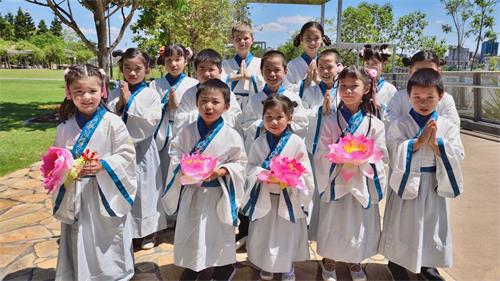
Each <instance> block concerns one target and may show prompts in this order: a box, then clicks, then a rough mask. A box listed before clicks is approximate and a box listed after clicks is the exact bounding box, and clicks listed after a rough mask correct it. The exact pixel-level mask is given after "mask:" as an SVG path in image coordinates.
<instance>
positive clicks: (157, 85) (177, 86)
mask: <svg viewBox="0 0 500 281" xmlns="http://www.w3.org/2000/svg"><path fill="white" fill-rule="evenodd" d="M196 84H198V80H196V79H194V78H191V77H187V76H186V75H185V74H184V73H181V74H180V75H179V76H177V78H175V79H174V78H172V77H171V76H169V75H168V74H167V75H166V76H165V77H162V78H158V79H155V80H154V81H153V82H151V84H150V85H149V87H150V88H151V89H153V90H155V91H156V92H157V93H158V94H159V95H160V100H161V104H162V111H161V120H160V124H159V125H158V127H157V128H156V131H155V133H154V139H155V141H156V147H157V148H158V151H159V154H160V163H161V164H160V171H161V173H162V187H163V186H165V184H166V181H167V172H168V164H169V163H170V157H169V156H168V145H169V144H170V141H171V140H172V139H173V138H174V137H175V136H174V135H173V130H172V127H173V124H174V118H175V112H176V110H175V109H167V106H168V102H169V100H168V96H169V93H170V91H174V92H175V95H176V97H177V101H178V102H179V103H180V101H181V100H182V96H184V93H185V92H186V90H187V89H189V88H191V87H193V86H195V85H196Z"/></svg>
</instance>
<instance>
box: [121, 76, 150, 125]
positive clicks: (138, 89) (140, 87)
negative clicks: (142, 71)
mask: <svg viewBox="0 0 500 281" xmlns="http://www.w3.org/2000/svg"><path fill="white" fill-rule="evenodd" d="M147 86H148V85H147V84H146V82H144V81H142V82H141V83H139V84H137V85H134V86H133V87H132V89H133V90H132V93H131V95H130V98H129V99H128V102H127V104H126V105H125V108H124V109H123V115H122V119H123V122H124V123H125V124H127V120H128V110H129V109H130V106H132V102H134V99H135V97H136V96H137V95H138V94H139V93H140V92H141V91H142V90H143V89H144V88H146V87H147Z"/></svg>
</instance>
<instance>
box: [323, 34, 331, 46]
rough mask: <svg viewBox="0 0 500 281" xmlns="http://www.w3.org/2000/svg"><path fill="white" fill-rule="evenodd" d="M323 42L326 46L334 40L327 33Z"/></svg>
mask: <svg viewBox="0 0 500 281" xmlns="http://www.w3.org/2000/svg"><path fill="white" fill-rule="evenodd" d="M323 43H325V45H326V46H330V45H331V44H332V40H331V39H330V37H328V36H327V35H323Z"/></svg>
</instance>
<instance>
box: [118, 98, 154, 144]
mask: <svg viewBox="0 0 500 281" xmlns="http://www.w3.org/2000/svg"><path fill="white" fill-rule="evenodd" d="M142 91H143V92H141V93H139V94H138V95H137V96H136V97H135V99H134V100H133V101H132V105H131V106H130V107H129V109H128V111H127V112H126V114H127V115H128V116H127V119H126V122H125V123H126V124H127V128H128V129H129V134H130V137H132V140H133V141H134V143H138V142H140V141H143V140H145V139H147V138H149V137H151V136H152V135H153V134H154V132H155V131H156V128H157V126H158V124H159V122H160V119H161V101H160V97H159V96H158V94H157V93H156V92H155V91H153V90H151V89H149V88H146V89H144V90H142ZM144 91H147V92H146V93H144ZM129 103H130V100H129ZM123 114H125V112H124V113H122V115H123Z"/></svg>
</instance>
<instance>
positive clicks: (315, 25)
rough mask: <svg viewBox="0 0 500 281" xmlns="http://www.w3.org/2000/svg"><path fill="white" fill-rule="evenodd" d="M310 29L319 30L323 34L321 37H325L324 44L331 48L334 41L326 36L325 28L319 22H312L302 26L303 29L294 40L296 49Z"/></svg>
mask: <svg viewBox="0 0 500 281" xmlns="http://www.w3.org/2000/svg"><path fill="white" fill-rule="evenodd" d="M310 28H316V29H317V30H319V32H321V37H323V43H324V44H325V45H326V46H330V45H331V44H332V40H330V37H328V36H326V35H325V31H324V30H323V26H322V25H321V23H319V22H317V21H310V22H306V23H305V24H304V25H303V26H302V28H301V29H300V32H299V34H297V36H295V38H294V39H293V46H295V47H298V46H300V41H301V40H302V36H303V35H304V33H305V32H306V30H308V29H310Z"/></svg>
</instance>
